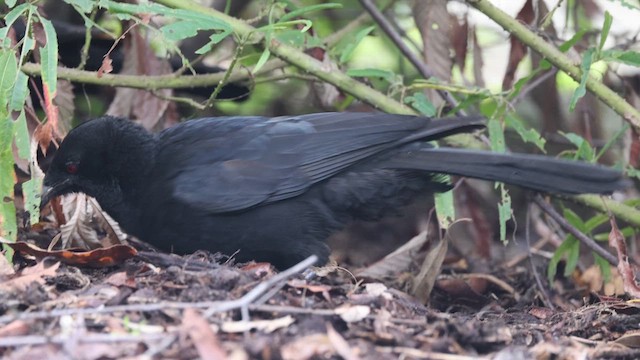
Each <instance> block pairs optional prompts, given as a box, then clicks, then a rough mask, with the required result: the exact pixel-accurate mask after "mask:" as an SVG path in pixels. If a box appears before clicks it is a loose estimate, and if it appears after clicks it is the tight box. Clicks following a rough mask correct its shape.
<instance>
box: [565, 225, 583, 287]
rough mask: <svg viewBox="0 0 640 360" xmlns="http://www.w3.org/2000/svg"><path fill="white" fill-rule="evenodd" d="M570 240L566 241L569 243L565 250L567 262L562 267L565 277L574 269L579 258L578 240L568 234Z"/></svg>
mask: <svg viewBox="0 0 640 360" xmlns="http://www.w3.org/2000/svg"><path fill="white" fill-rule="evenodd" d="M570 237H571V241H567V242H568V243H569V247H568V250H567V264H566V266H565V267H564V276H565V277H567V276H569V275H571V274H573V272H574V271H575V270H576V266H578V259H579V258H580V241H578V239H576V238H575V237H573V235H570ZM567 240H568V239H567Z"/></svg>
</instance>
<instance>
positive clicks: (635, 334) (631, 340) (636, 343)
mask: <svg viewBox="0 0 640 360" xmlns="http://www.w3.org/2000/svg"><path fill="white" fill-rule="evenodd" d="M615 342H616V343H618V344H622V345H624V346H626V347H629V348H634V349H637V348H640V330H631V331H627V332H626V333H625V334H624V335H622V336H620V337H619V338H617V339H616V341H615Z"/></svg>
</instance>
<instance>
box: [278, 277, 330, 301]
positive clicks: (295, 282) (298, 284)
mask: <svg viewBox="0 0 640 360" xmlns="http://www.w3.org/2000/svg"><path fill="white" fill-rule="evenodd" d="M287 285H289V286H291V287H294V288H297V289H305V290H307V291H310V292H312V293H320V294H322V297H324V299H325V300H327V301H331V295H329V291H331V286H329V285H313V284H307V282H306V281H304V280H299V279H292V280H289V281H288V282H287Z"/></svg>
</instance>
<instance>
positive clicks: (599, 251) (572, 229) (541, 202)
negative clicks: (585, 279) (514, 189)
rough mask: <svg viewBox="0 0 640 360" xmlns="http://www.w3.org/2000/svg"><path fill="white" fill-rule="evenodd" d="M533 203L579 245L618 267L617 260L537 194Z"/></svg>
mask: <svg viewBox="0 0 640 360" xmlns="http://www.w3.org/2000/svg"><path fill="white" fill-rule="evenodd" d="M533 201H534V202H535V203H536V205H538V207H540V209H542V211H544V212H546V213H547V214H548V215H549V216H551V218H552V219H553V220H555V221H556V222H557V223H558V224H560V226H562V228H563V229H565V230H566V231H567V232H569V233H570V234H571V235H573V236H575V237H576V238H577V239H578V240H580V242H581V243H583V244H584V245H585V246H586V247H588V248H589V249H591V251H593V252H595V253H596V254H598V255H600V256H602V257H603V258H604V259H605V260H607V261H608V262H609V264H611V265H614V266H616V265H618V259H617V258H616V257H615V256H614V255H612V254H611V253H610V252H608V251H607V250H605V249H603V248H602V247H601V246H600V245H598V243H597V242H596V241H595V240H593V239H592V238H590V237H588V236H587V235H585V234H584V233H583V232H581V231H580V230H578V229H577V228H576V227H575V226H573V225H571V224H570V223H569V222H568V221H567V220H566V219H565V218H563V217H562V215H560V214H559V213H558V212H557V211H556V209H554V208H553V206H551V205H549V204H548V203H547V202H546V201H544V199H543V198H542V196H540V195H539V194H538V195H536V196H535V197H534V198H533Z"/></svg>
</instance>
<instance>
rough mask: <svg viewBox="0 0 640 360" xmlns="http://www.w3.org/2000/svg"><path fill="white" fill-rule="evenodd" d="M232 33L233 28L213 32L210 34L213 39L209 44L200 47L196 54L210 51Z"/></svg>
mask: <svg viewBox="0 0 640 360" xmlns="http://www.w3.org/2000/svg"><path fill="white" fill-rule="evenodd" d="M230 34H231V30H229V31H226V30H223V31H221V32H218V33H214V34H212V35H211V36H209V39H211V41H209V42H208V43H207V44H205V45H204V46H203V47H201V48H200V49H198V50H196V54H199V55H202V54H206V53H208V52H210V51H211V49H212V48H213V45H215V44H217V43H219V42H220V41H222V40H223V39H224V38H226V37H227V36H229V35H230Z"/></svg>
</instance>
